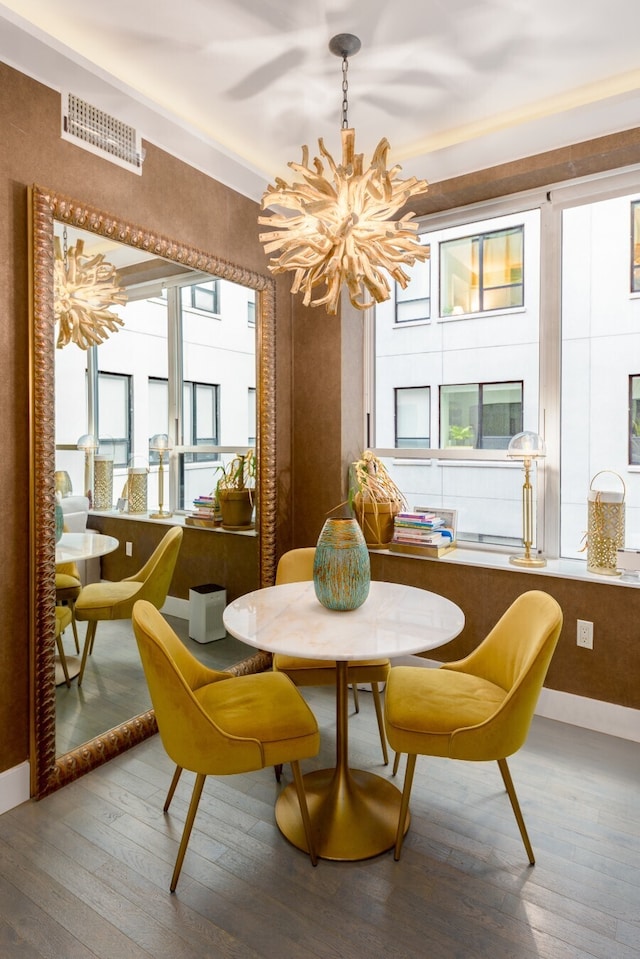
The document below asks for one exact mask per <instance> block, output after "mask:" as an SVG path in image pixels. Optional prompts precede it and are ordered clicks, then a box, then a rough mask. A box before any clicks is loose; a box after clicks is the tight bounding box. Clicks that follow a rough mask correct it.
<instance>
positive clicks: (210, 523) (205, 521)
mask: <svg viewBox="0 0 640 959" xmlns="http://www.w3.org/2000/svg"><path fill="white" fill-rule="evenodd" d="M184 521H185V525H186V526H199V527H200V529H215V528H216V526H220V524H221V522H222V520H221V519H214V518H213V517H212V516H185V518H184Z"/></svg>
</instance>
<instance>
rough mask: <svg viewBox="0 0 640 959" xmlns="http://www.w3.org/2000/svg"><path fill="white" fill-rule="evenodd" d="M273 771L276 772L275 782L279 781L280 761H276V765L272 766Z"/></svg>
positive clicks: (280, 772) (280, 775) (280, 776)
mask: <svg viewBox="0 0 640 959" xmlns="http://www.w3.org/2000/svg"><path fill="white" fill-rule="evenodd" d="M273 771H274V773H275V774H276V782H277V783H279V782H280V780H281V778H282V763H278V764H277V766H274V767H273Z"/></svg>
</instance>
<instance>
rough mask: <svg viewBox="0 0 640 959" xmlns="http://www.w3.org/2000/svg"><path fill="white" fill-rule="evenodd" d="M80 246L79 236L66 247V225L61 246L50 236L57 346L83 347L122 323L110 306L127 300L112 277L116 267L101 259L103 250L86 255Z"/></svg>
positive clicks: (92, 344) (82, 246)
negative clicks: (51, 242)
mask: <svg viewBox="0 0 640 959" xmlns="http://www.w3.org/2000/svg"><path fill="white" fill-rule="evenodd" d="M83 250H84V241H83V240H77V241H76V245H75V246H72V247H69V249H67V233H66V229H65V233H64V248H63V247H62V246H61V244H60V238H59V237H55V238H54V261H53V288H54V295H53V303H54V315H55V320H56V322H57V323H59V329H58V339H57V342H56V346H57V347H58V349H62V347H63V346H66V345H67V343H76V344H77V345H78V346H79V347H80V348H81V349H83V350H87V349H88V348H89V347H90V346H97V345H98V344H99V343H104V341H105V340H106V339H107V338H108V335H109V334H108V332H107V331H108V330H109V331H111V332H112V333H114V332H116V331H117V329H118V327H119V326H122V325H123V324H122V320H121V319H120V317H119V316H118V315H117V313H112V312H111V309H110V307H112V306H116V305H118V304H120V305H122V304H124V303H126V302H127V294H126V293H125V291H124V290H123V289H122V287H120V286H119V285H118V282H117V280H116V268H115V267H114V266H113V265H112V264H111V263H105V257H104V254H103V253H96V254H95V255H94V256H87V255H86V254H85V253H84V252H83Z"/></svg>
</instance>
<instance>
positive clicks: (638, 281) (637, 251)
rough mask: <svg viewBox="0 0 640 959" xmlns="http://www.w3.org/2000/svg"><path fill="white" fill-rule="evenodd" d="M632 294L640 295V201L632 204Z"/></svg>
mask: <svg viewBox="0 0 640 959" xmlns="http://www.w3.org/2000/svg"><path fill="white" fill-rule="evenodd" d="M631 292H632V293H640V200H636V201H635V202H634V203H632V204H631Z"/></svg>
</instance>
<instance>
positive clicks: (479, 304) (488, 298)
mask: <svg viewBox="0 0 640 959" xmlns="http://www.w3.org/2000/svg"><path fill="white" fill-rule="evenodd" d="M523 247H524V229H523V227H522V226H516V227H511V228H510V229H508V230H495V231H493V232H491V233H481V234H478V235H476V236H466V237H459V238H456V239H452V240H447V241H445V242H443V243H441V244H440V276H441V281H440V315H441V316H455V315H461V314H468V313H484V312H485V311H489V310H504V309H507V308H511V307H521V306H523V305H524V282H523V280H524V273H523V254H524V249H523Z"/></svg>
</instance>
